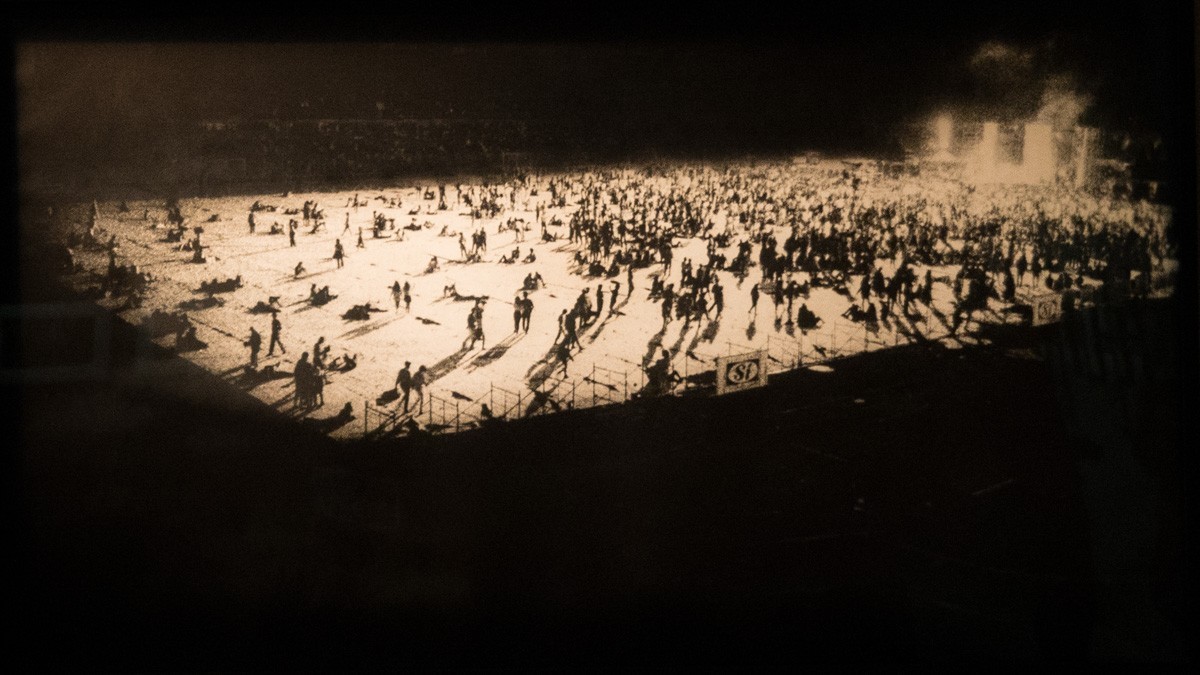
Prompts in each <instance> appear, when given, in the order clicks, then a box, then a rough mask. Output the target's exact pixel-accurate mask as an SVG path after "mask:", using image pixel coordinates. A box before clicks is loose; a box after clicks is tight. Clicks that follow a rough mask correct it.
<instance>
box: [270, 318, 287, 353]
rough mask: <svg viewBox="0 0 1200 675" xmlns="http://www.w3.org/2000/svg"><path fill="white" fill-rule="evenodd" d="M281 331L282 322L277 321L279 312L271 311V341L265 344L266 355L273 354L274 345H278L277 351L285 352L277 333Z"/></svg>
mask: <svg viewBox="0 0 1200 675" xmlns="http://www.w3.org/2000/svg"><path fill="white" fill-rule="evenodd" d="M282 331H283V324H282V323H280V322H279V312H271V342H270V344H268V345H267V356H274V355H275V346H276V345H278V346H279V353H280V354H286V353H287V350H286V349H284V348H283V343H282V342H280V340H279V334H280V332H282Z"/></svg>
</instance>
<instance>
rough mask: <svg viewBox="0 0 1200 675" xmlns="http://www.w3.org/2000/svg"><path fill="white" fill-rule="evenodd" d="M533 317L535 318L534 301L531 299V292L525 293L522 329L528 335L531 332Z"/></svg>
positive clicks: (522, 309)
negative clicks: (530, 322)
mask: <svg viewBox="0 0 1200 675" xmlns="http://www.w3.org/2000/svg"><path fill="white" fill-rule="evenodd" d="M531 317H533V300H530V299H529V291H525V297H524V298H522V299H521V329H522V330H524V331H525V332H526V333H528V332H529V319H530V318H531Z"/></svg>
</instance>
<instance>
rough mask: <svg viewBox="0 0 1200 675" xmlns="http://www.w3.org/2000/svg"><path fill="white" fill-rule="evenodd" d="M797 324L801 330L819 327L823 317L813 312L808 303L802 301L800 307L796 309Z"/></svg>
mask: <svg viewBox="0 0 1200 675" xmlns="http://www.w3.org/2000/svg"><path fill="white" fill-rule="evenodd" d="M796 325H797V326H799V327H800V329H801V330H809V329H811V328H817V327H818V326H820V325H821V317H819V316H817V315H816V314H813V312H812V310H811V309H809V308H808V304H807V303H800V309H798V310H796Z"/></svg>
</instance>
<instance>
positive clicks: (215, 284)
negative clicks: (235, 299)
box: [200, 274, 242, 293]
mask: <svg viewBox="0 0 1200 675" xmlns="http://www.w3.org/2000/svg"><path fill="white" fill-rule="evenodd" d="M241 287H242V275H240V274H239V275H237V276H236V277H233V278H231V279H225V280H218V279H217V278H216V277H213V279H212V281H201V282H200V292H201V293H229V292H231V291H236V290H237V289H239V288H241Z"/></svg>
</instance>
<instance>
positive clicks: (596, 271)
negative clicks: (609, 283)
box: [587, 260, 621, 277]
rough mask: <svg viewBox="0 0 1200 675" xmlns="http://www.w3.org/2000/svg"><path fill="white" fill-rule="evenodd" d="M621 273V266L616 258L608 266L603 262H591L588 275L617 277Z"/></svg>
mask: <svg viewBox="0 0 1200 675" xmlns="http://www.w3.org/2000/svg"><path fill="white" fill-rule="evenodd" d="M620 273H621V267H620V265H618V264H617V261H616V260H613V261H612V264H611V265H609V266H608V267H605V266H604V263H601V262H590V263H588V267H587V276H589V277H615V276H617V275H618V274H620Z"/></svg>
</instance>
